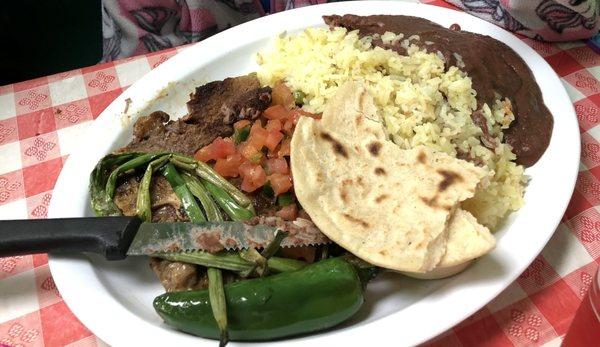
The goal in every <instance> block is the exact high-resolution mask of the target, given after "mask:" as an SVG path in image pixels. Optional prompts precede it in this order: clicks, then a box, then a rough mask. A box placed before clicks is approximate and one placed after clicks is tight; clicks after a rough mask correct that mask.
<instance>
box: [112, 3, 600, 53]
mask: <svg viewBox="0 0 600 347" xmlns="http://www.w3.org/2000/svg"><path fill="white" fill-rule="evenodd" d="M330 1H331V0H330ZM325 2H328V0H103V1H102V10H103V13H102V14H103V16H102V18H103V35H104V55H103V61H111V60H115V59H120V58H124V57H129V56H132V55H139V54H145V53H148V52H153V51H158V50H162V49H165V48H170V47H174V46H179V45H182V44H186V43H191V42H196V41H200V40H202V39H204V38H206V37H208V36H210V35H213V34H215V33H217V32H219V31H221V30H224V29H227V28H229V27H231V26H234V25H237V24H240V23H243V22H245V21H248V20H251V19H254V18H257V17H259V16H262V15H265V14H268V13H274V12H279V11H284V10H288V9H291V8H296V7H302V6H307V5H315V4H320V3H325ZM446 2H448V3H451V4H453V5H455V6H458V7H460V8H462V9H464V10H465V11H467V12H469V13H471V14H473V15H475V16H478V17H481V18H483V19H486V20H488V21H490V22H492V23H495V24H497V25H499V26H502V27H504V28H506V29H508V30H510V31H514V32H517V33H520V34H523V35H526V36H529V37H532V38H535V39H538V40H543V41H570V40H577V39H584V38H590V37H592V36H594V35H595V34H597V33H598V31H599V30H600V19H599V14H600V0H446ZM599 41H600V39H599ZM593 42H594V41H591V43H592V44H593Z"/></svg>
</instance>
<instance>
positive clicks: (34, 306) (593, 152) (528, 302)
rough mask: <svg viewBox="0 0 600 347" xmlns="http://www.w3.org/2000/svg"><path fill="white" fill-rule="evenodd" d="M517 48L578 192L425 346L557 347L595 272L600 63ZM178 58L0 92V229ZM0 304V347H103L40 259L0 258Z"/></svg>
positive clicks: (46, 194)
mask: <svg viewBox="0 0 600 347" xmlns="http://www.w3.org/2000/svg"><path fill="white" fill-rule="evenodd" d="M424 2H430V3H434V4H439V5H445V4H444V3H443V2H441V1H435V0H431V1H424ZM446 6H448V5H446ZM523 40H524V41H525V42H526V43H527V44H529V45H530V46H531V47H533V48H534V49H535V50H536V51H537V52H538V53H539V54H540V55H542V56H543V57H544V58H545V59H546V61H547V62H548V63H549V64H550V65H551V66H552V67H553V68H554V70H555V71H556V73H557V74H558V75H559V76H560V77H561V80H562V82H563V84H564V86H565V88H566V89H567V91H568V93H569V95H570V97H571V100H572V101H573V104H574V107H575V109H576V112H577V117H578V120H579V125H580V131H581V141H582V143H581V146H582V152H581V153H582V157H581V164H580V171H579V176H578V181H577V185H576V187H575V192H574V193H573V197H572V200H571V203H570V205H569V207H568V209H567V211H566V213H565V216H564V217H563V219H562V221H561V224H560V225H559V227H558V229H557V230H556V233H555V234H554V236H553V237H552V239H551V240H550V242H549V243H548V245H547V246H546V247H545V249H544V250H543V251H542V253H541V254H540V255H539V256H538V257H537V258H536V259H535V261H534V262H533V264H532V265H531V266H530V267H529V268H528V269H527V270H526V271H525V272H524V273H523V274H522V275H521V276H520V277H519V278H518V279H517V280H516V281H515V282H514V283H513V284H512V285H511V286H510V287H509V288H507V289H506V290H505V291H504V292H503V293H502V294H500V295H499V296H498V297H497V298H496V299H495V300H494V301H492V302H491V303H489V304H488V305H487V306H485V307H484V308H483V309H481V310H480V311H478V312H477V313H475V314H474V315H473V316H471V317H470V318H468V319H467V320H465V321H464V322H462V323H460V324H459V325H458V326H456V327H454V328H453V329H451V330H449V331H447V332H446V333H444V334H443V335H441V336H440V337H438V338H437V339H436V340H434V341H432V342H430V343H429V345H439V346H481V345H482V343H483V341H486V345H490V346H511V345H525V344H526V345H542V344H550V345H558V344H559V343H560V341H561V336H563V335H564V334H565V332H566V331H567V329H568V327H569V324H570V322H571V320H572V317H573V314H574V312H575V310H576V309H577V307H578V305H579V303H580V302H581V300H582V298H583V296H584V294H585V293H586V291H587V289H588V287H589V285H590V283H591V280H592V276H593V273H594V271H595V269H596V268H597V266H598V264H599V263H600V212H599V211H600V208H599V207H600V181H599V180H600V152H599V150H600V144H599V141H600V127H599V126H597V125H598V121H599V119H600V112H599V109H600V82H599V80H600V55H598V54H597V53H595V52H594V51H592V50H591V49H590V48H589V47H587V46H586V44H585V43H583V42H572V43H563V44H549V43H542V42H537V41H534V40H531V39H523ZM182 49H185V48H177V49H170V50H166V51H161V52H156V53H152V54H148V55H146V56H139V57H133V58H129V59H125V60H121V61H116V62H111V63H107V64H102V65H96V66H92V67H88V68H83V69H79V70H74V71H69V72H65V73H60V74H56V75H52V76H48V77H43V78H39V79H35V80H31V81H26V82H22V83H16V84H13V85H8V86H1V87H0V219H17V218H45V217H46V214H47V209H48V204H49V202H50V199H51V198H52V189H53V187H54V184H55V182H56V179H57V178H58V175H59V174H60V171H61V168H62V166H63V164H64V162H65V160H66V159H67V157H68V155H69V153H71V151H73V150H74V149H75V148H76V147H77V145H78V143H80V142H81V141H85V140H86V139H85V138H84V136H85V131H86V129H87V128H88V127H89V126H90V125H91V124H92V123H93V121H94V119H95V118H96V117H98V115H99V114H100V113H101V112H102V110H104V108H105V107H106V106H107V105H108V104H110V102H111V101H112V100H113V99H115V98H116V97H117V96H118V95H119V94H120V93H121V92H122V91H123V90H125V89H126V88H127V87H128V86H129V85H131V84H132V83H134V82H135V81H136V80H138V79H139V78H140V77H141V76H143V75H144V74H145V73H147V72H148V71H150V70H151V69H153V68H155V67H157V66H158V65H160V64H161V63H163V62H165V61H166V60H168V59H169V58H170V57H172V56H173V55H175V54H177V52H178V51H180V50H182ZM0 293H2V295H0V344H6V345H14V346H64V345H69V346H98V345H105V343H104V342H102V341H101V340H100V339H98V338H96V337H95V336H94V335H93V333H92V332H91V331H89V330H88V329H87V328H86V327H85V326H83V325H82V324H81V323H80V322H79V321H78V320H77V318H76V317H75V316H74V315H73V314H72V313H71V312H70V311H69V309H68V307H67V306H66V304H65V302H64V301H63V300H62V298H61V296H60V293H59V292H58V291H57V289H56V286H55V284H54V281H53V280H52V276H51V274H50V271H49V269H48V264H47V256H46V255H42V254H40V255H33V256H19V257H10V258H0Z"/></svg>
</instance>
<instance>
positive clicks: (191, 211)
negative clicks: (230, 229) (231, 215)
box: [162, 163, 206, 222]
mask: <svg viewBox="0 0 600 347" xmlns="http://www.w3.org/2000/svg"><path fill="white" fill-rule="evenodd" d="M162 174H163V175H164V176H165V178H166V179H167V181H169V184H171V187H173V190H174V191H175V194H177V196H178V197H179V199H180V200H181V203H182V205H183V209H184V210H185V212H186V214H187V216H188V217H189V219H190V221H192V222H206V218H204V215H203V214H202V210H200V206H198V203H196V199H194V196H193V195H192V193H191V192H190V191H189V189H188V188H187V186H186V184H185V182H184V181H183V179H182V178H181V176H180V175H179V172H177V169H175V166H173V164H171V163H168V164H166V165H165V166H164V167H163V168H162Z"/></svg>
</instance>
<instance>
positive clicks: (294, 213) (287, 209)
mask: <svg viewBox="0 0 600 347" xmlns="http://www.w3.org/2000/svg"><path fill="white" fill-rule="evenodd" d="M275 215H276V216H277V217H279V218H281V219H283V220H296V218H297V217H298V207H297V206H296V204H291V205H287V206H284V207H282V208H281V210H279V211H277V212H275Z"/></svg>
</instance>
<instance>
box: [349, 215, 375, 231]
mask: <svg viewBox="0 0 600 347" xmlns="http://www.w3.org/2000/svg"><path fill="white" fill-rule="evenodd" d="M343 216H344V218H346V219H347V220H349V221H351V222H353V223H357V224H359V225H360V226H362V227H363V228H365V229H366V228H368V227H369V226H370V225H369V223H367V222H365V221H364V220H362V219H359V218H356V217H353V216H351V215H349V214H347V213H344V214H343Z"/></svg>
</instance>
